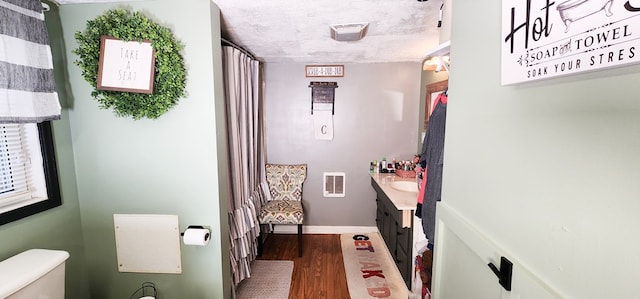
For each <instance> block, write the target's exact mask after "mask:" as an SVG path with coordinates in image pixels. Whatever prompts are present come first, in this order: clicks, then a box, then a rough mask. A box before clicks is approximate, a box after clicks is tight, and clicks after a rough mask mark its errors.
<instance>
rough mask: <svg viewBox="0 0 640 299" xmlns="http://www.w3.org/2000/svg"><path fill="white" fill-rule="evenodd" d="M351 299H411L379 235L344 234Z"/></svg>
mask: <svg viewBox="0 0 640 299" xmlns="http://www.w3.org/2000/svg"><path fill="white" fill-rule="evenodd" d="M340 243H341V244H342V256H343V258H344V269H345V272H346V274H347V286H348V287H349V295H351V299H368V298H393V299H395V298H407V297H408V296H409V291H408V290H407V285H406V284H405V283H404V280H403V279H402V276H401V275H400V271H398V268H397V267H396V264H395V263H394V262H393V259H392V258H391V254H389V250H388V249H387V247H386V246H385V244H384V242H383V241H382V238H381V237H380V234H379V233H368V234H342V235H340Z"/></svg>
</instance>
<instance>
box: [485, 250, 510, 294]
mask: <svg viewBox="0 0 640 299" xmlns="http://www.w3.org/2000/svg"><path fill="white" fill-rule="evenodd" d="M489 268H491V271H493V273H494V274H495V275H496V276H498V282H499V283H500V285H501V286H502V287H503V288H504V289H505V290H507V291H511V276H512V275H513V263H511V261H509V260H508V259H507V258H506V257H504V256H502V257H500V270H498V268H497V267H496V266H495V265H494V264H493V263H489Z"/></svg>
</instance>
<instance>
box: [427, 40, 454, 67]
mask: <svg viewBox="0 0 640 299" xmlns="http://www.w3.org/2000/svg"><path fill="white" fill-rule="evenodd" d="M450 49H451V42H450V41H446V42H444V43H442V44H440V45H438V46H437V47H436V48H434V49H432V50H431V51H429V52H427V53H425V57H424V62H423V64H422V69H423V70H425V71H436V72H439V71H441V70H446V71H449V64H450V58H449V52H450Z"/></svg>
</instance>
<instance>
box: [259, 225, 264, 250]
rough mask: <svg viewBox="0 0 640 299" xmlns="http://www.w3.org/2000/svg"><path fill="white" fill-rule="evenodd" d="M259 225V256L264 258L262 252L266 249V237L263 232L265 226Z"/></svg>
mask: <svg viewBox="0 0 640 299" xmlns="http://www.w3.org/2000/svg"><path fill="white" fill-rule="evenodd" d="M259 225H260V234H259V235H258V256H262V250H263V248H264V244H263V243H264V235H263V232H262V227H263V225H262V224H259Z"/></svg>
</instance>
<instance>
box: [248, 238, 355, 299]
mask: <svg viewBox="0 0 640 299" xmlns="http://www.w3.org/2000/svg"><path fill="white" fill-rule="evenodd" d="M302 240H303V241H302V242H303V245H302V248H303V251H302V257H298V237H297V235H286V234H271V235H269V237H267V239H266V241H265V242H264V247H263V252H262V256H260V257H258V259H259V260H292V261H293V275H292V279H291V290H290V292H289V299H324V298H326V299H349V289H348V287H347V277H346V274H345V271H344V261H343V260H342V249H341V246H340V235H304V236H303V237H302Z"/></svg>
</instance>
